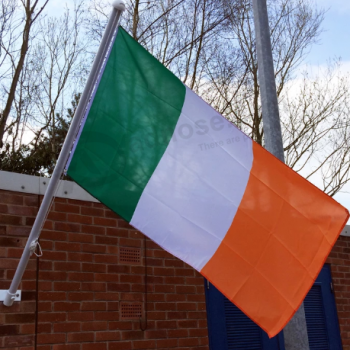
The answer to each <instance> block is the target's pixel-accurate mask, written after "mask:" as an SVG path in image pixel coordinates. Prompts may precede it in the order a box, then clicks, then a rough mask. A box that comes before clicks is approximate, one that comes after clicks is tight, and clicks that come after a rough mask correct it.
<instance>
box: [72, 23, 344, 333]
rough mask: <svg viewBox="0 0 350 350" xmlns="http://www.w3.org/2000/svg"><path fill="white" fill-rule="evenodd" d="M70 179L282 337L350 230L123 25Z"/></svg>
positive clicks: (340, 214)
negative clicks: (344, 232)
mask: <svg viewBox="0 0 350 350" xmlns="http://www.w3.org/2000/svg"><path fill="white" fill-rule="evenodd" d="M97 84H98V88H97V90H96V93H95V95H94V96H93V99H92V102H91V106H90V107H89V110H88V112H87V116H86V118H85V119H84V121H83V123H82V126H81V129H80V132H79V135H78V139H77V141H76V143H75V146H74V148H73V150H72V154H71V157H70V160H69V163H68V164H67V173H68V175H69V176H70V177H71V178H72V179H74V181H76V182H77V183H78V184H79V185H80V186H82V187H83V188H84V189H85V190H86V191H88V192H89V193H90V194H92V195H93V196H94V197H96V198H97V199H98V200H99V201H101V202H102V203H104V204H105V205H106V206H107V207H109V208H111V209H112V210H113V211H115V212H116V213H117V214H119V215H120V216H122V217H123V218H124V219H125V220H127V221H128V222H130V224H131V225H132V226H134V227H135V228H136V229H138V230H140V231H141V232H143V233H144V234H145V235H147V236H148V237H149V238H151V239H152V240H153V241H155V242H156V243H157V244H159V245H160V246H161V247H162V248H164V249H165V250H167V251H168V252H170V253H171V254H173V255H175V256H176V257H178V258H179V259H182V260H183V261H185V262H186V263H187V264H189V265H191V266H192V267H193V268H195V269H196V270H197V271H199V272H200V273H201V274H202V275H203V276H204V277H206V278H207V279H208V280H209V281H210V282H211V283H212V284H213V285H215V286H216V287H217V288H218V289H219V290H220V291H221V292H222V293H223V294H224V295H225V296H226V297H227V298H228V299H230V300H231V301H232V302H233V303H234V304H235V305H236V306H238V307H239V308H240V309H241V310H242V311H243V312H244V313H245V314H246V315H247V316H249V317H250V318H251V319H252V320H253V321H255V322H256V323H257V324H258V325H260V327H261V328H263V329H264V330H265V331H266V332H267V333H268V334H269V336H274V335H276V334H277V333H278V332H279V331H281V329H282V328H283V327H284V326H285V325H286V323H287V322H288V321H289V320H290V319H291V317H292V316H293V314H294V313H295V311H296V310H297V309H298V308H299V306H300V304H301V303H302V301H303V299H304V297H305V295H306V294H307V292H308V291H309V289H310V288H311V286H312V284H313V282H314V281H315V279H316V277H317V275H318V273H319V271H320V269H321V268H322V265H323V263H324V262H325V259H326V258H327V256H328V254H329V252H330V250H331V249H332V246H333V245H334V243H335V241H336V240H337V238H338V235H339V234H340V231H341V230H342V228H343V226H344V225H345V223H346V221H347V220H348V217H349V213H348V212H347V210H346V209H345V208H343V207H342V206H341V205H340V204H338V203H337V202H335V201H334V200H333V199H332V198H330V197H328V196H327V195H325V194H324V193H323V192H322V191H320V190H319V189H318V188H316V187H315V186H313V185H312V184H310V183H309V182H308V181H306V180H305V179H303V178H302V177H301V176H299V175H298V174H297V173H295V172H294V171H293V170H291V169H290V168H289V167H288V166H286V165H285V164H283V163H282V162H280V161H279V160H278V159H277V158H275V157H274V156H272V155H271V154H270V153H268V152H267V151H266V150H265V149H263V148H262V147H261V146H259V145H258V144H257V143H255V142H254V141H252V140H251V139H250V138H249V137H248V136H246V135H245V134H244V133H242V132H241V131H240V130H239V129H237V128H236V127H235V126H234V125H232V124H231V123H229V122H228V121H227V120H226V119H225V118H223V117H222V116H221V115H220V114H219V113H217V112H216V111H215V110H214V109H213V108H212V107H210V106H209V105H208V104H207V103H206V102H204V101H203V100H202V99H201V98H200V97H198V96H197V95H196V94H195V93H194V92H193V91H191V90H190V89H189V88H187V87H186V86H185V85H184V84H183V83H182V82H181V81H180V80H179V79H178V78H177V77H176V76H174V75H173V74H172V73H171V72H170V71H169V70H168V69H166V68H165V67H164V66H162V65H161V64H160V63H159V62H158V61H157V60H156V59H155V58H154V57H153V56H151V55H150V54H149V53H148V52H147V51H146V50H145V49H143V48H142V47H141V46H140V45H139V44H138V43H137V42H136V41H134V40H133V39H132V38H131V37H130V36H129V35H128V34H127V33H126V32H125V30H123V29H122V28H121V27H119V29H118V33H117V36H116V38H115V41H114V43H113V47H112V49H111V51H110V54H109V57H108V61H107V63H106V65H105V68H104V72H103V74H102V76H101V79H100V80H99V82H97Z"/></svg>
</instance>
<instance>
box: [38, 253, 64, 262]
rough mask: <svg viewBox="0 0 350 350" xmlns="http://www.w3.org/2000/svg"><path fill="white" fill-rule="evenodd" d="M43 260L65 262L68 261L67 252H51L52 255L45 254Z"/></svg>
mask: <svg viewBox="0 0 350 350" xmlns="http://www.w3.org/2000/svg"><path fill="white" fill-rule="evenodd" d="M42 259H45V260H60V261H65V260H67V253H66V252H52V251H51V252H50V254H45V255H44V256H43V258H42Z"/></svg>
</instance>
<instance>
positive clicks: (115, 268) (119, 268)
mask: <svg viewBox="0 0 350 350" xmlns="http://www.w3.org/2000/svg"><path fill="white" fill-rule="evenodd" d="M108 273H130V266H126V265H108Z"/></svg>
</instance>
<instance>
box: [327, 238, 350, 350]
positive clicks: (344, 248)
mask: <svg viewBox="0 0 350 350" xmlns="http://www.w3.org/2000/svg"><path fill="white" fill-rule="evenodd" d="M327 263H329V264H331V271H332V279H333V285H334V294H335V300H336V304H337V311H338V319H339V326H340V333H341V338H342V343H343V350H350V237H344V236H340V237H339V239H338V241H337V243H336V244H335V246H334V247H333V250H332V252H331V254H330V255H329V257H328V259H327Z"/></svg>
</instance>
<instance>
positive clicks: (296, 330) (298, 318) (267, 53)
mask: <svg viewBox="0 0 350 350" xmlns="http://www.w3.org/2000/svg"><path fill="white" fill-rule="evenodd" d="M253 13H254V27H255V36H256V53H257V58H258V65H259V84H260V94H261V109H262V117H263V123H264V135H265V136H264V139H265V147H266V149H267V150H268V151H269V152H271V153H272V154H273V155H274V156H275V157H277V158H278V159H280V160H281V161H282V162H284V150H283V140H282V132H281V123H280V117H279V111H278V100H277V93H276V82H275V73H274V67H273V58H272V49H271V39H270V27H269V21H268V15H267V6H266V0H253ZM283 335H284V343H285V344H284V345H285V348H286V350H309V349H310V347H309V339H308V334H307V327H306V318H305V310H304V303H302V304H301V306H300V307H299V309H298V310H297V312H296V313H295V314H294V316H293V318H292V319H291V320H290V321H289V323H288V324H287V325H286V326H285V328H284V330H283Z"/></svg>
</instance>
